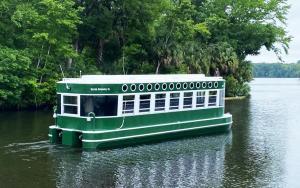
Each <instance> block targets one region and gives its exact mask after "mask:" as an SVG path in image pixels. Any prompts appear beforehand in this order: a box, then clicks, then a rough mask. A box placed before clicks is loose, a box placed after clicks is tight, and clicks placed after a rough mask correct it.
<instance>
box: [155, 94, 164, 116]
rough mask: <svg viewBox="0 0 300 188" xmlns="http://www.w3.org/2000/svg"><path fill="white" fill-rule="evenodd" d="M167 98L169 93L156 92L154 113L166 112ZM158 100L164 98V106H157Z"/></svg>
mask: <svg viewBox="0 0 300 188" xmlns="http://www.w3.org/2000/svg"><path fill="white" fill-rule="evenodd" d="M156 95H164V96H165V97H164V98H158V99H157V98H156ZM166 99H167V93H166V92H164V93H162V92H159V93H155V94H154V110H153V111H154V113H158V112H165V111H166V107H167V106H166ZM158 100H164V107H156V101H158ZM157 109H161V110H157Z"/></svg>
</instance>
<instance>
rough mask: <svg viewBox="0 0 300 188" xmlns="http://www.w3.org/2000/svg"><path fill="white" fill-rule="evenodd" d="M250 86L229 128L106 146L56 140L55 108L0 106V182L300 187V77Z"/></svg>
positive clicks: (229, 106)
mask: <svg viewBox="0 0 300 188" xmlns="http://www.w3.org/2000/svg"><path fill="white" fill-rule="evenodd" d="M251 88H252V92H251V97H250V98H249V99H246V100H236V101H227V103H226V111H228V112H230V113H232V114H233V120H234V124H233V128H232V131H231V132H230V133H226V134H221V135H211V136H201V137H197V138H192V139H184V140H177V141H169V142H164V143H159V144H152V145H141V146H137V147H128V148H124V149H115V150H108V151H97V152H83V151H81V150H80V149H70V148H64V147H61V146H53V145H50V144H49V143H48V140H47V133H48V125H50V124H53V119H52V114H51V113H50V112H9V113H3V112H1V114H0V187H43V188H46V187H300V80H299V79H255V80H254V81H253V82H252V83H251Z"/></svg>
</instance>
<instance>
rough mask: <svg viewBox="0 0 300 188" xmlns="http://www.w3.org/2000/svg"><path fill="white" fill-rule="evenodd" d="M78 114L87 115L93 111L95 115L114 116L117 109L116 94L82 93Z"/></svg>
mask: <svg viewBox="0 0 300 188" xmlns="http://www.w3.org/2000/svg"><path fill="white" fill-rule="evenodd" d="M80 101H81V106H80V115H81V116H88V114H89V113H90V112H94V113H95V115H96V116H116V115H117V110H118V96H117V95H98V96H90V95H82V96H80Z"/></svg>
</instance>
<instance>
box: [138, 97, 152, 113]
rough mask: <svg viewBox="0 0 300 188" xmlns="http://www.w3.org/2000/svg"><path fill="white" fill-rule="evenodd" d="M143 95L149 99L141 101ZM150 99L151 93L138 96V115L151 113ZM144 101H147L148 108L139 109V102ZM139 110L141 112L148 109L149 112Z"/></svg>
mask: <svg viewBox="0 0 300 188" xmlns="http://www.w3.org/2000/svg"><path fill="white" fill-rule="evenodd" d="M143 95H149V96H150V97H149V99H141V96H143ZM151 99H152V95H151V93H143V94H139V95H138V100H139V101H138V110H137V113H138V114H148V113H150V112H151ZM145 101H149V108H140V106H141V102H145ZM141 109H142V110H145V109H149V110H148V111H143V112H141Z"/></svg>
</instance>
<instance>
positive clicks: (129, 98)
mask: <svg viewBox="0 0 300 188" xmlns="http://www.w3.org/2000/svg"><path fill="white" fill-rule="evenodd" d="M133 112H134V95H125V96H123V110H122V113H123V114H131V113H133Z"/></svg>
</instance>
